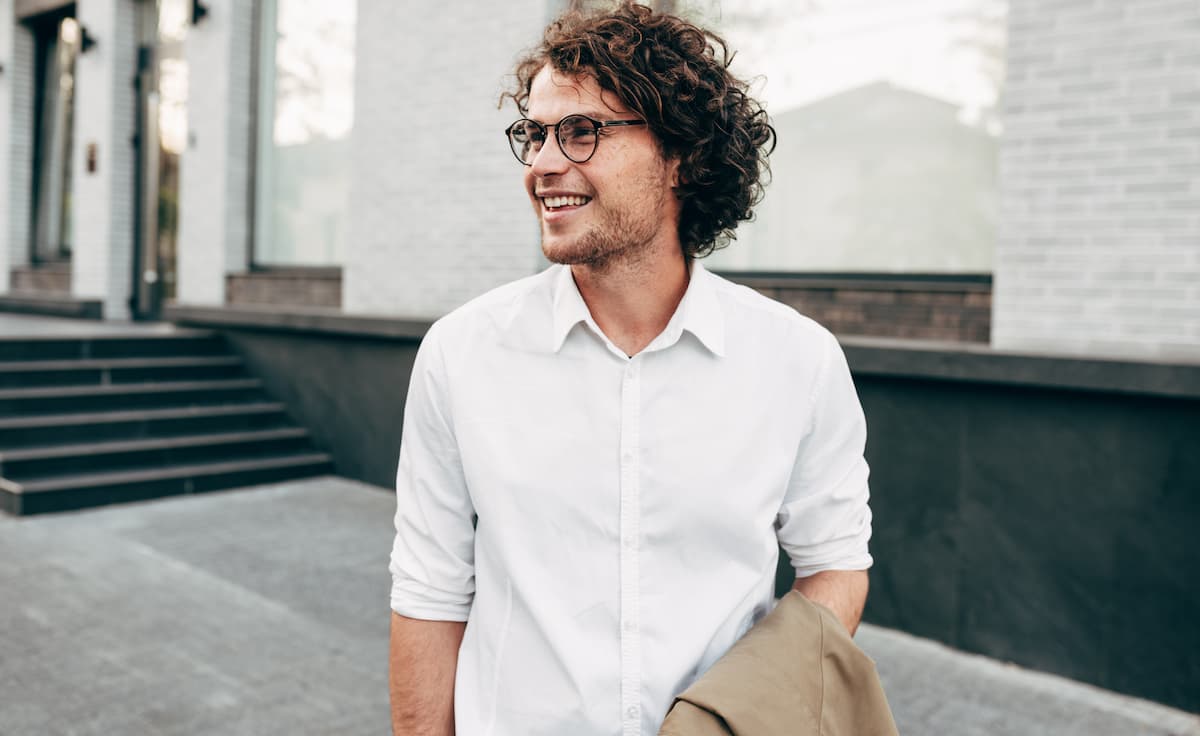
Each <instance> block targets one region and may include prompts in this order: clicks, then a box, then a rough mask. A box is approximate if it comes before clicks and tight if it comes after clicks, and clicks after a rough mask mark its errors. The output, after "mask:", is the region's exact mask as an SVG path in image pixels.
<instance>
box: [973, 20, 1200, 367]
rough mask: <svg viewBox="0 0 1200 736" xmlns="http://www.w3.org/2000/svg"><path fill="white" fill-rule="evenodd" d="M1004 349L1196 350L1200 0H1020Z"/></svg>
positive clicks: (1002, 272) (998, 336)
mask: <svg viewBox="0 0 1200 736" xmlns="http://www.w3.org/2000/svg"><path fill="white" fill-rule="evenodd" d="M1008 37H1009V51H1008V82H1007V87H1006V98H1005V110H1004V124H1005V130H1004V135H1003V139H1002V148H1001V157H1000V177H1001V208H1002V210H1001V233H1000V238H999V242H998V245H997V252H996V261H995V262H996V268H995V298H994V312H993V333H992V342H993V344H994V345H995V346H996V347H1000V348H1013V349H1032V350H1045V351H1051V352H1064V351H1065V352H1078V353H1088V354H1093V355H1106V354H1113V355H1124V356H1141V357H1150V358H1164V359H1172V358H1173V359H1185V360H1194V359H1197V358H1200V2H1198V1H1197V0H1056V1H1055V2H1042V1H1041V0H1012V2H1011V8H1010V14H1009V35H1008Z"/></svg>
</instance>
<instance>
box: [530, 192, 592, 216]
mask: <svg viewBox="0 0 1200 736" xmlns="http://www.w3.org/2000/svg"><path fill="white" fill-rule="evenodd" d="M541 199H542V205H543V206H544V207H545V208H546V209H547V210H549V211H551V212H554V211H556V210H560V209H563V208H564V207H582V206H583V205H585V204H587V203H588V202H591V201H592V198H591V197H583V196H579V195H569V196H566V197H542V198H541Z"/></svg>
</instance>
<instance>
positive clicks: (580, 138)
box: [508, 115, 597, 164]
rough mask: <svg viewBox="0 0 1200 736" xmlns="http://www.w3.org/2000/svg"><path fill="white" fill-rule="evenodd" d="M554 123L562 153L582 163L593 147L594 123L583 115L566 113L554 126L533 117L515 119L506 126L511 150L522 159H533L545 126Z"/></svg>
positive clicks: (543, 140)
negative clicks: (544, 123) (509, 126)
mask: <svg viewBox="0 0 1200 736" xmlns="http://www.w3.org/2000/svg"><path fill="white" fill-rule="evenodd" d="M548 127H553V128H554V133H555V138H557V139H558V146H559V148H560V149H562V152H563V155H564V156H566V157H567V158H569V159H571V160H572V161H574V162H575V163H583V162H585V161H587V160H588V159H589V158H591V156H592V153H594V152H595V150H596V140H597V136H596V125H595V124H594V123H593V122H592V121H591V120H589V119H588V118H585V117H583V116H582V115H568V116H567V117H565V118H563V119H562V120H560V121H558V124H557V125H554V126H543V125H540V124H539V123H536V122H534V121H532V120H518V121H517V122H515V123H513V125H512V127H511V128H509V129H508V138H509V142H510V143H511V144H512V149H513V153H515V154H517V158H518V159H520V160H521V161H522V162H523V163H526V164H530V163H533V159H534V157H535V156H537V155H538V152H539V151H541V150H542V144H543V143H545V142H546V128H548Z"/></svg>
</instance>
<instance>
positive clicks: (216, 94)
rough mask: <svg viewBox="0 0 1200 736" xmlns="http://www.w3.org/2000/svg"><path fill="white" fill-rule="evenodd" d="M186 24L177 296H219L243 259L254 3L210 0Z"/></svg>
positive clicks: (197, 300) (195, 299) (195, 300)
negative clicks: (184, 145) (185, 123)
mask: <svg viewBox="0 0 1200 736" xmlns="http://www.w3.org/2000/svg"><path fill="white" fill-rule="evenodd" d="M208 6H209V13H208V15H207V16H206V17H205V18H204V19H203V20H202V21H201V22H200V23H199V24H198V25H195V26H189V27H188V36H187V40H186V42H185V43H186V58H187V64H188V137H189V144H188V148H187V150H185V151H184V152H183V154H182V155H181V156H180V162H179V166H180V182H179V190H180V191H179V250H178V255H177V258H178V274H179V275H178V282H177V292H176V293H177V301H178V302H179V303H181V304H205V305H217V304H223V303H224V301H225V275H226V274H227V273H240V272H242V271H244V270H245V268H246V264H247V247H248V237H249V235H248V233H249V231H248V227H249V204H248V202H249V200H248V198H249V186H250V166H251V163H252V162H251V156H250V141H251V133H252V121H251V119H250V103H251V93H252V90H251V69H252V63H251V61H252V60H251V54H252V52H253V43H252V41H253V39H252V27H253V20H254V6H255V3H252V2H248V1H246V0H212V2H210V3H208Z"/></svg>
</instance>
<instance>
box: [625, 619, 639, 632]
mask: <svg viewBox="0 0 1200 736" xmlns="http://www.w3.org/2000/svg"><path fill="white" fill-rule="evenodd" d="M635 631H637V621H626V622H625V632H626V633H628V634H632V633H633V632H635Z"/></svg>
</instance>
